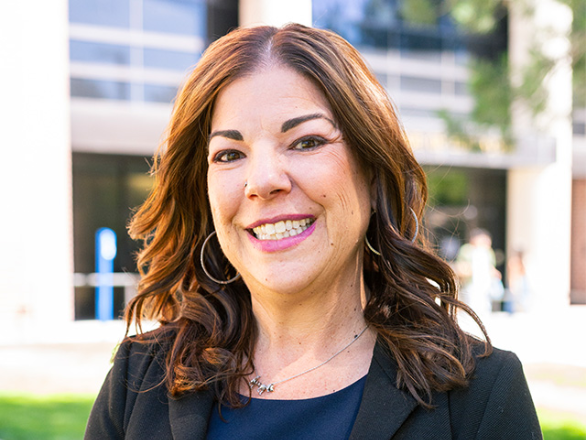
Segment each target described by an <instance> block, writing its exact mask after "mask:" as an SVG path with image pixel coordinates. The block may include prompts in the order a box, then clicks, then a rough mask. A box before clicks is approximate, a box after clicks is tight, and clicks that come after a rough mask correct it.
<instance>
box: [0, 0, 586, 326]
mask: <svg viewBox="0 0 586 440" xmlns="http://www.w3.org/2000/svg"><path fill="white" fill-rule="evenodd" d="M536 4H537V5H538V6H539V7H538V8H537V9H536V11H537V12H536V15H535V16H533V17H529V18H528V17H526V16H520V15H515V13H514V12H513V13H512V14H511V16H510V20H509V22H508V28H507V29H506V30H503V31H502V33H501V34H500V37H501V38H500V39H499V40H498V41H497V43H496V44H497V49H498V50H502V49H503V47H504V48H506V47H508V49H509V53H510V54H511V62H512V63H513V64H519V65H522V63H523V62H524V59H525V58H524V53H526V52H527V50H528V49H527V46H526V45H525V46H524V45H523V42H524V41H528V40H531V39H530V38H529V39H527V38H524V37H523V35H525V34H526V33H527V32H533V34H532V35H535V29H538V28H539V29H540V28H541V27H543V26H545V25H546V24H547V23H545V24H544V23H543V22H542V21H541V20H543V17H546V18H547V16H555V17H558V18H559V17H560V15H559V14H558V13H556V14H557V15H556V14H553V15H551V14H548V13H547V12H548V11H551V10H552V8H554V9H556V8H557V9H556V11H558V12H559V13H561V17H562V18H563V20H560V19H556V22H555V24H556V26H557V27H558V29H557V31H558V33H559V34H560V37H559V41H561V43H562V44H561V47H562V49H561V50H562V51H563V50H567V48H566V49H564V46H563V38H564V37H563V35H564V33H566V32H567V29H568V26H569V23H571V15H569V16H568V10H567V9H565V8H564V7H563V6H561V5H559V4H558V3H557V2H556V1H555V0H538V1H537V0H536ZM29 11H35V13H34V14H31V13H29ZM560 11H561V12H560ZM0 17H1V18H0V34H1V35H2V38H0V41H2V43H0V44H2V46H0V47H1V51H2V52H1V54H2V59H3V62H5V63H6V64H5V66H7V67H8V68H4V69H3V72H2V73H1V74H0V75H1V79H2V80H1V81H0V84H1V85H0V87H2V89H1V96H2V97H3V99H2V100H1V102H0V111H1V112H2V114H1V118H0V120H1V121H3V123H4V124H6V127H5V129H4V130H3V132H4V135H3V137H2V144H3V145H2V152H3V156H4V157H5V158H6V159H7V162H6V163H7V164H10V165H9V166H8V167H7V169H6V170H5V172H4V173H3V175H2V193H3V199H4V200H6V205H5V206H9V207H11V208H10V211H11V212H10V213H9V215H5V216H3V218H2V221H1V223H0V224H1V225H2V226H3V228H2V229H3V231H4V232H5V233H4V234H2V237H1V238H0V248H2V249H3V251H4V252H3V255H2V256H1V257H0V273H1V274H2V277H1V280H0V310H1V311H0V315H1V317H2V321H3V322H4V323H6V325H9V324H10V323H14V322H17V323H23V322H24V323H26V322H28V321H35V322H37V321H47V322H55V321H60V320H72V319H89V318H92V317H93V316H94V290H93V284H94V281H95V279H94V278H93V277H92V276H91V273H93V272H94V271H95V268H94V253H95V250H94V234H95V231H96V230H97V229H98V228H100V227H103V226H107V227H110V228H112V229H113V230H114V231H115V232H116V233H117V236H118V255H117V257H116V259H115V272H117V273H118V274H120V276H118V278H117V281H116V284H117V285H118V287H117V288H116V289H115V299H116V309H117V310H120V309H121V307H122V306H123V304H124V302H125V300H126V299H127V297H128V296H129V295H131V294H132V287H133V285H134V282H135V280H134V279H133V277H132V276H130V275H124V273H125V272H126V273H130V274H132V273H134V272H135V271H136V269H135V264H134V261H133V252H134V251H135V250H136V245H135V244H134V243H133V242H132V241H131V240H130V239H128V238H127V237H126V233H125V225H126V222H127V219H128V217H129V215H130V212H131V209H132V208H133V207H136V206H137V205H138V204H140V202H141V201H142V200H143V199H144V197H145V195H146V193H147V191H148V189H149V187H150V178H149V177H148V175H147V172H148V168H149V166H148V158H149V157H150V156H152V154H153V153H154V151H155V149H156V147H157V146H158V144H159V143H161V142H162V140H163V134H164V129H165V125H166V123H167V121H168V119H169V116H170V112H171V101H172V100H173V97H174V95H175V93H176V90H177V87H178V86H179V85H180V83H181V81H182V80H183V78H184V76H185V74H186V72H187V71H188V70H189V69H190V67H191V66H193V65H194V64H195V63H196V62H197V60H198V58H199V56H200V54H201V52H202V51H203V50H204V49H205V47H206V46H207V45H208V44H209V43H210V42H211V41H213V39H215V38H217V37H218V36H220V35H223V34H224V33H225V32H227V31H228V30H229V29H230V28H232V27H235V26H237V25H238V24H246V25H248V24H253V23H257V22H264V23H270V24H277V25H278V24H282V23H284V22H288V21H297V22H302V23H304V24H313V25H316V26H322V27H328V28H331V29H333V30H335V31H337V32H339V33H341V34H342V35H343V36H344V37H345V38H347V39H348V40H349V41H350V42H352V43H353V44H355V45H356V46H357V47H358V48H359V50H361V51H362V52H363V53H364V55H365V57H366V59H367V61H368V62H369V63H370V65H371V66H372V68H373V70H374V71H375V73H376V74H377V75H378V76H379V78H380V80H381V82H382V83H383V84H384V85H385V86H386V87H387V89H388V91H389V93H390V95H391V96H392V97H393V99H394V100H395V102H396V104H397V107H398V109H399V112H400V114H401V116H402V118H403V121H404V123H405V126H406V129H407V132H408V134H409V136H410V139H411V142H412V144H413V148H414V150H415V151H416V155H417V156H418V158H419V160H420V161H421V162H422V163H423V164H424V165H425V166H426V168H427V170H428V172H429V175H430V182H431V185H432V188H434V199H433V200H432V206H433V209H432V210H430V212H429V214H428V224H427V227H428V228H429V229H430V230H431V231H432V232H433V233H434V236H435V237H436V240H437V245H438V247H440V249H442V251H443V252H444V253H445V256H446V257H448V258H450V257H453V252H454V251H453V247H451V246H452V245H453V244H454V239H457V240H459V241H463V240H465V239H466V233H467V231H468V230H469V229H470V228H472V227H475V226H482V227H485V228H487V229H489V230H490V231H491V232H492V234H493V237H494V245H495V248H497V249H499V250H501V255H502V263H503V264H502V265H501V269H503V270H505V266H504V262H505V261H506V256H507V254H511V253H512V252H513V251H514V250H515V249H517V248H522V249H523V250H524V251H525V255H526V262H527V270H528V275H529V276H530V278H531V281H532V285H533V286H534V289H535V301H534V302H535V304H536V305H543V306H548V307H549V306H551V305H552V304H556V305H567V304H569V303H570V299H571V300H572V301H573V302H582V303H584V302H586V279H585V278H584V277H585V274H586V270H584V269H585V268H586V212H585V210H586V128H585V127H586V110H584V109H582V110H575V111H574V112H573V117H574V120H573V134H572V121H571V119H570V118H569V116H568V115H569V114H571V111H572V109H571V102H572V100H571V89H570V88H569V86H568V85H569V84H571V71H568V69H567V68H566V69H563V68H561V69H558V70H557V72H558V74H557V75H558V76H557V77H556V78H553V79H551V81H550V83H549V85H548V87H550V90H552V91H553V90H554V89H555V96H557V97H558V98H560V99H558V100H556V101H555V102H552V103H551V104H550V108H549V109H548V111H549V113H548V115H549V117H550V120H553V121H555V123H554V124H546V123H543V124H541V125H540V126H539V129H538V130H536V129H535V126H534V123H533V122H528V121H527V119H526V118H525V116H524V115H523V112H522V111H517V113H516V114H515V115H514V118H515V120H514V124H515V127H516V136H517V138H516V139H517V143H516V149H515V150H514V151H513V152H512V153H511V152H505V151H503V150H502V148H501V146H500V145H499V144H498V142H494V139H492V138H491V137H486V138H485V139H483V142H482V144H481V145H480V148H479V149H480V151H477V152H471V151H469V150H464V149H462V148H461V147H460V146H459V145H457V144H454V143H453V142H452V141H450V140H449V139H448V138H447V136H446V135H445V129H444V125H443V123H442V121H441V120H440V119H439V118H438V117H437V111H438V110H441V109H446V110H448V111H449V112H450V113H451V114H453V115H456V116H462V117H465V116H466V115H467V114H468V113H469V112H470V110H471V108H472V105H473V100H472V97H471V96H470V94H469V93H468V90H467V87H466V83H467V80H468V75H469V72H468V70H467V68H466V61H467V59H468V56H469V50H470V49H469V46H467V45H466V41H465V40H464V38H463V36H462V35H461V34H460V33H459V32H458V30H457V29H456V27H455V26H454V25H453V24H452V23H450V22H449V20H447V19H441V20H439V21H437V22H435V23H431V24H429V25H427V26H423V27H417V26H411V25H409V24H408V23H406V22H404V21H402V20H400V16H399V14H398V0H387V1H382V2H374V1H367V0H360V1H352V2H348V1H343V0H314V1H313V2H312V1H310V0H303V1H295V2H293V1H291V2H270V1H263V0H240V1H237V0H99V1H98V0H69V1H67V0H59V1H56V2H51V5H50V6H49V5H48V4H47V2H42V1H40V0H22V1H19V2H16V3H14V2H12V3H11V4H10V5H8V4H3V5H2V6H0ZM15 36H18V38H15ZM491 44H494V43H491ZM492 49H494V48H492ZM492 49H491V50H492ZM551 50H560V49H559V47H558V48H553V49H551ZM562 67H563V66H562ZM568 79H570V81H568ZM552 96H553V93H552ZM572 193H573V199H572V198H571V196H570V195H571V194H572ZM570 231H571V232H570ZM570 233H571V237H570ZM570 267H571V271H570ZM74 273H75V274H76V276H75V277H73V276H72V275H73V274H74ZM570 291H571V292H572V296H571V298H570Z"/></svg>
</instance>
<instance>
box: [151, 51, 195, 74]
mask: <svg viewBox="0 0 586 440" xmlns="http://www.w3.org/2000/svg"><path fill="white" fill-rule="evenodd" d="M198 58H199V56H198V55H196V54H195V53H189V52H179V51H171V50H164V49H151V48H145V49H144V56H143V60H144V65H145V67H154V68H157V69H170V70H181V71H185V70H187V69H188V68H190V67H193V66H194V65H195V63H197V60H198Z"/></svg>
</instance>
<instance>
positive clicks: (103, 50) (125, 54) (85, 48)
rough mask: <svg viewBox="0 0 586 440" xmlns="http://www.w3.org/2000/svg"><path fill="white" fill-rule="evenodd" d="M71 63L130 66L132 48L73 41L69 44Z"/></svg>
mask: <svg viewBox="0 0 586 440" xmlns="http://www.w3.org/2000/svg"><path fill="white" fill-rule="evenodd" d="M69 58H70V59H71V61H83V62H88V63H104V64H130V47H129V46H123V45H117V44H105V43H92V42H87V41H77V40H71V41H70V42H69Z"/></svg>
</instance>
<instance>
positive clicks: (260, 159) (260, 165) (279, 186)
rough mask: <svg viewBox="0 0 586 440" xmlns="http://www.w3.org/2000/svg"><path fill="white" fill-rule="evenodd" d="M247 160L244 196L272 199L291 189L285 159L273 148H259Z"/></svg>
mask: <svg viewBox="0 0 586 440" xmlns="http://www.w3.org/2000/svg"><path fill="white" fill-rule="evenodd" d="M258 150H259V151H257V152H255V153H253V154H251V155H250V156H249V160H248V170H247V177H248V179H247V185H246V187H245V188H244V191H245V194H246V197H248V198H251V199H252V198H259V199H266V200H269V199H272V198H274V197H277V196H278V195H280V194H287V193H289V192H290V191H291V186H292V185H291V179H290V176H289V173H288V171H287V163H286V162H287V161H286V158H284V157H283V156H282V155H281V154H279V153H278V152H277V151H275V150H274V149H273V148H262V149H261V148H259V149H258Z"/></svg>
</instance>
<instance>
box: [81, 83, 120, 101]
mask: <svg viewBox="0 0 586 440" xmlns="http://www.w3.org/2000/svg"><path fill="white" fill-rule="evenodd" d="M70 86H71V96H75V97H79V98H101V99H115V100H123V101H126V100H129V99H130V84H128V83H125V82H118V81H107V80H97V79H85V78H71V82H70Z"/></svg>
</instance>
